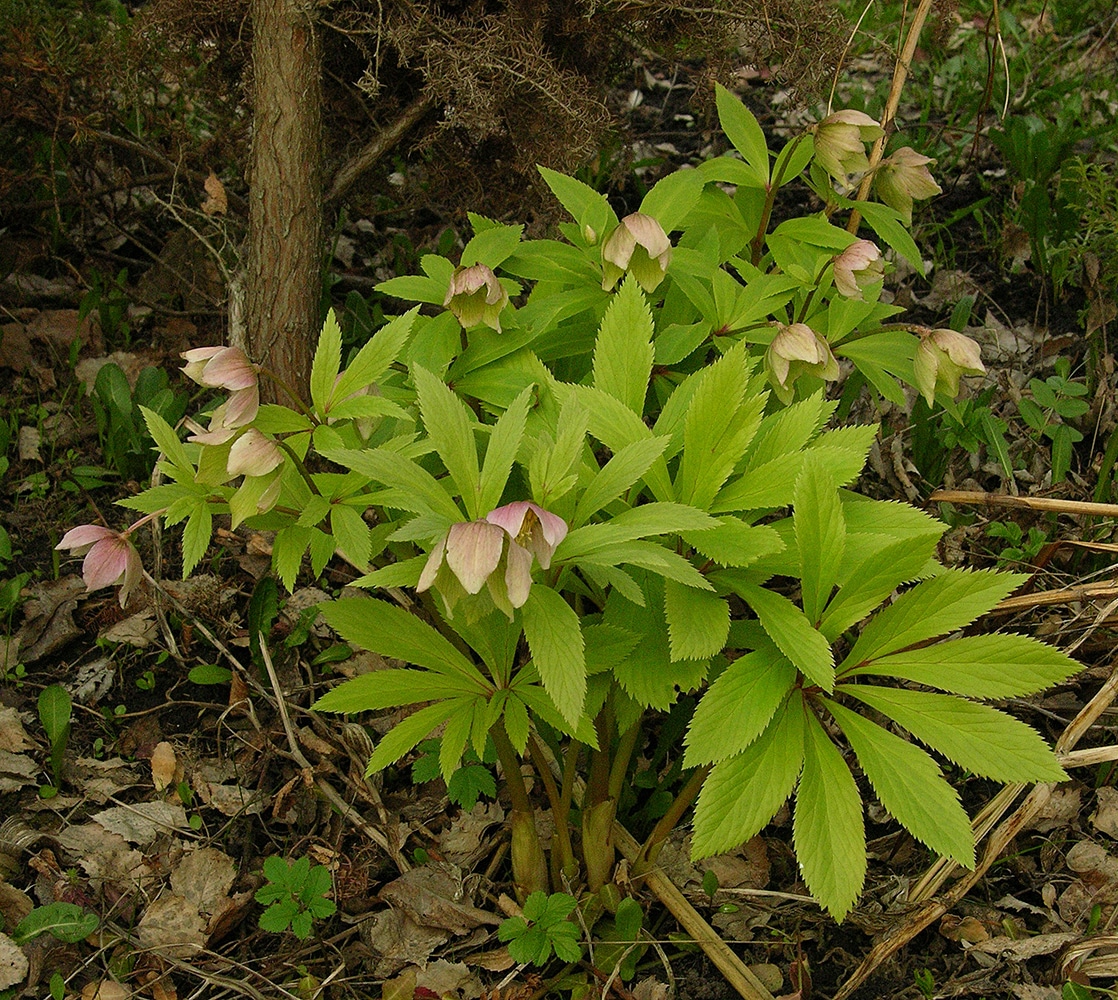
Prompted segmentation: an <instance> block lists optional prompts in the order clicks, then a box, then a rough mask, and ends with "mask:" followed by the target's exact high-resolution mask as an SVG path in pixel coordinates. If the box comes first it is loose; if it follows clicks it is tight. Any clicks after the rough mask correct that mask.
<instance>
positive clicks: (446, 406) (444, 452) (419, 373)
mask: <svg viewBox="0 0 1118 1000" xmlns="http://www.w3.org/2000/svg"><path fill="white" fill-rule="evenodd" d="M412 379H413V380H414V381H415V386H416V389H417V391H418V395H419V412H420V413H421V414H422V415H423V426H424V427H425V428H426V429H427V436H428V437H429V438H430V439H431V442H432V444H434V446H435V450H436V451H437V452H438V453H439V458H441V459H442V460H443V465H444V466H446V471H447V472H449V473H450V478H451V479H453V480H454V485H455V486H457V487H458V493H459V495H460V496H461V497H462V502H463V503H464V504H465V507H466V513H467V514H468V515H469V516H470V517H471V518H475V517H480V516H482V515H483V514H485V513H487V512H486V511H483V510H479V509H478V499H479V492H480V484H479V477H478V466H477V445H476V444H475V442H474V431H473V424H474V420H473V416H472V414H471V413H470V411H469V409H468V408H467V407H466V404H465V403H464V402H462V400H461V399H460V398H459V397H458V396H457V395H455V393H454V392H453V390H451V388H450V387H449V386H448V385H447V384H446V383H445V382H443V380H442V379H440V378H437V377H436V376H434V375H432V374H431V373H430V372H429V371H427V370H426V369H425V368H422V367H420V366H419V365H415V366H414V367H413V368H412Z"/></svg>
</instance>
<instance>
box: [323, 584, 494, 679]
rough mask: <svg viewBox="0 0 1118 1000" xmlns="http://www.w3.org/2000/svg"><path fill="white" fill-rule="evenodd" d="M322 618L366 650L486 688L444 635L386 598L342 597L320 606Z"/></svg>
mask: <svg viewBox="0 0 1118 1000" xmlns="http://www.w3.org/2000/svg"><path fill="white" fill-rule="evenodd" d="M322 617H323V618H325V619H326V622H327V624H328V625H329V626H330V627H331V628H332V629H334V631H335V632H337V633H338V634H339V635H340V636H341V637H342V638H343V639H345V640H346V641H347V642H351V643H353V644H354V645H357V646H361V647H363V648H364V649H367V650H369V651H370V652H373V653H380V654H381V656H392V657H395V658H396V659H399V660H403V661H404V662H405V663H414V664H416V665H417V666H420V667H426V668H427V669H428V670H434V671H436V672H438V673H440V674H446V675H450V676H457V677H460V678H463V679H465V680H467V681H469V682H471V683H473V684H475V685H476V686H477V689H478V690H479V691H481V692H487V691H488V690H489V688H490V685H489V683H488V681H486V679H485V677H484V676H483V675H482V673H481V671H479V670H478V668H477V667H475V666H474V665H473V664H472V663H471V662H470V661H469V660H467V659H466V657H465V656H463V655H462V653H460V652H459V651H458V650H457V649H456V648H455V647H454V646H452V645H451V644H450V642H449V641H448V640H447V639H446V638H445V637H443V636H442V635H440V634H439V633H438V632H436V631H435V630H434V629H433V628H432V627H431V626H430V625H428V624H427V623H426V622H425V621H423V620H422V619H421V618H419V616H418V615H414V614H412V613H411V612H409V611H405V610H404V609H403V608H401V607H398V606H396V605H394V604H389V603H388V602H387V601H378V600H374V599H372V598H365V597H343V598H342V599H340V600H337V601H334V602H333V603H331V604H326V605H324V606H323V608H322Z"/></svg>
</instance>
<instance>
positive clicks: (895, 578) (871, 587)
mask: <svg viewBox="0 0 1118 1000" xmlns="http://www.w3.org/2000/svg"><path fill="white" fill-rule="evenodd" d="M866 537H867V536H865V535H856V536H848V538H849V540H850V542H851V544H852V545H853V544H856V543H857V542H858V541H860V540H863V539H865V538H866ZM870 537H871V538H872V541H873V542H875V543H877V542H880V541H881V540H882V539H881V536H879V535H875V536H870ZM885 538H886V544H885V545H882V546H880V547H879V548H877V549H876V551H873V552H871V554H870V555H869V556H868V558H866V559H865V560H864V561H863V562H861V563H860V564H859V565H857V566H856V567H855V568H854V569H853V571H852V572H851V573H850V577H849V579H848V580H847V581H846V582H845V583H844V584H843V585H842V587H840V588H839V592H838V593H837V594H835V596H834V599H833V600H832V601H831V603H830V604H828V605H827V610H826V611H825V612H824V613H823V617H822V619H821V620H820V622H819V631H821V632H822V633H823V634H824V635H825V636H826V637H827V639H828V640H829V641H831V642H834V641H835V640H836V639H837V638H838V637H839V636H840V635H842V633H843V632H845V631H846V630H847V629H848V628H850V626H851V625H854V624H856V623H857V622H860V621H861V620H862V619H863V618H865V617H866V615H868V614H869V613H870V612H871V611H873V610H874V609H875V608H877V607H878V606H880V604H881V602H882V601H884V600H885V599H886V598H887V597H888V596H889V595H890V594H891V593H893V591H894V590H896V589H897V587H898V586H900V585H901V584H902V583H911V582H912V581H913V580H915V579H917V578H918V577H919V576H920V575H921V573H922V572H923V571H924V569H925V567H926V566H927V564H928V560H929V558H930V557H931V555H932V550H933V548H934V541H932V542H928V540H927V539H924V540H921V539H913V540H911V541H910V540H908V539H901V540H897V541H890V540H888V538H889V536H885ZM921 541H924V542H925V544H921Z"/></svg>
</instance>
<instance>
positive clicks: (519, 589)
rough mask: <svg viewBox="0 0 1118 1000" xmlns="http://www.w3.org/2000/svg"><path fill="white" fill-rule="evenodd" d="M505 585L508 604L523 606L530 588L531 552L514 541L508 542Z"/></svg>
mask: <svg viewBox="0 0 1118 1000" xmlns="http://www.w3.org/2000/svg"><path fill="white" fill-rule="evenodd" d="M505 586H506V587H508V592H509V604H511V605H512V606H513V607H514V608H522V607H524V602H525V601H527V600H528V591H529V590H531V589H532V553H531V552H529V551H528V550H527V549H526V548H524V547H523V546H521V545H517V544H516V542H509V553H508V564H507V565H506V567H505Z"/></svg>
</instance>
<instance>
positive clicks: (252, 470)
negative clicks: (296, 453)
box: [225, 427, 283, 476]
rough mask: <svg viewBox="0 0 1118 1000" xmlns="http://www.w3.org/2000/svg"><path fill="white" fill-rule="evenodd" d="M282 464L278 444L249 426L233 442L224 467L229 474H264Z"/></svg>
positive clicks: (281, 455)
mask: <svg viewBox="0 0 1118 1000" xmlns="http://www.w3.org/2000/svg"><path fill="white" fill-rule="evenodd" d="M282 464H283V452H282V451H280V447H279V445H278V444H276V443H275V441H273V440H272V439H271V438H269V437H265V436H264V435H263V434H261V433H260V431H258V430H257V429H256V428H255V427H250V428H249V429H248V430H247V431H245V432H244V433H243V434H242V435H241V436H240V437H239V438H237V440H236V441H234V442H233V447H232V448H230V449H229V459H228V461H227V462H226V464H225V469H226V471H227V472H228V473H229V475H231V476H241V475H245V476H266V475H267V474H268V473H269V472H271V471H272V470H273V469H275V468H277V467H278V466H280V465H282Z"/></svg>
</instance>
